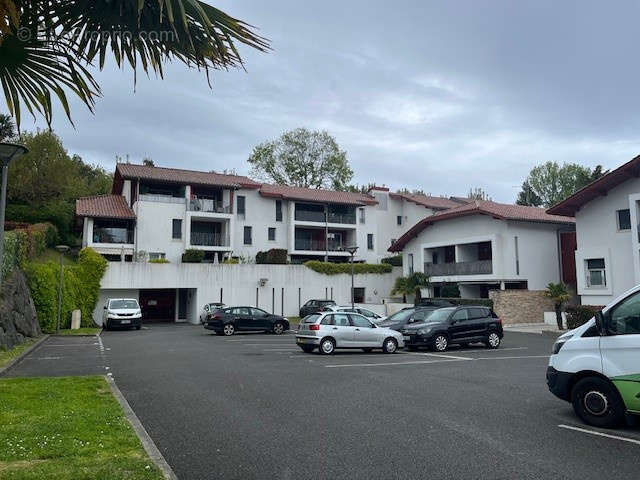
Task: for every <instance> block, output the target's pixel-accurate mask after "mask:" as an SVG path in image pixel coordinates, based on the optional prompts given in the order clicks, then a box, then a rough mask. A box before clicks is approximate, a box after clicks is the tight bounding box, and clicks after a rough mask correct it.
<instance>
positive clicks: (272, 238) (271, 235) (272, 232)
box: [268, 227, 276, 242]
mask: <svg viewBox="0 0 640 480" xmlns="http://www.w3.org/2000/svg"><path fill="white" fill-rule="evenodd" d="M268 238H269V241H271V242H275V240H276V229H275V228H274V227H269V231H268Z"/></svg>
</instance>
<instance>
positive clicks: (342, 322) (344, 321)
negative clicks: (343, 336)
mask: <svg viewBox="0 0 640 480" xmlns="http://www.w3.org/2000/svg"><path fill="white" fill-rule="evenodd" d="M331 316H332V317H333V323H332V325H335V326H337V327H349V326H350V325H349V317H348V316H347V315H345V314H344V313H336V314H333V315H331Z"/></svg>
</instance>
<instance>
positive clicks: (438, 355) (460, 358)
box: [412, 352, 473, 360]
mask: <svg viewBox="0 0 640 480" xmlns="http://www.w3.org/2000/svg"><path fill="white" fill-rule="evenodd" d="M412 353H413V352H412ZM418 355H424V356H428V357H436V358H454V359H456V360H473V358H470V357H456V356H455V355H443V354H440V353H419V354H418Z"/></svg>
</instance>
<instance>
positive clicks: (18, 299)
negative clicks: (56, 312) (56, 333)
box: [0, 270, 42, 350]
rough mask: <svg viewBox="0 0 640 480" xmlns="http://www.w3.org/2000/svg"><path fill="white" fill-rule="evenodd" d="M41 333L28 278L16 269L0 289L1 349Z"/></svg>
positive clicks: (11, 346)
mask: <svg viewBox="0 0 640 480" xmlns="http://www.w3.org/2000/svg"><path fill="white" fill-rule="evenodd" d="M41 334H42V332H41V331H40V324H39V323H38V318H37V316H36V307H35V306H34V304H33V300H32V299H31V292H30V291H29V286H28V285H27V279H26V278H25V276H24V274H23V273H22V272H21V271H20V270H15V271H14V272H13V273H12V274H10V275H8V276H7V278H5V279H4V280H3V283H2V288H1V289H0V349H2V350H9V349H11V348H13V347H15V346H16V345H20V344H21V343H24V341H25V338H26V337H38V336H40V335H41Z"/></svg>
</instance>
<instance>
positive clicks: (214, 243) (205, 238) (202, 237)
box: [191, 232, 230, 247]
mask: <svg viewBox="0 0 640 480" xmlns="http://www.w3.org/2000/svg"><path fill="white" fill-rule="evenodd" d="M229 244H230V242H229V236H228V235H225V234H223V233H208V232H191V245H196V246H199V247H228V246H229Z"/></svg>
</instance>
